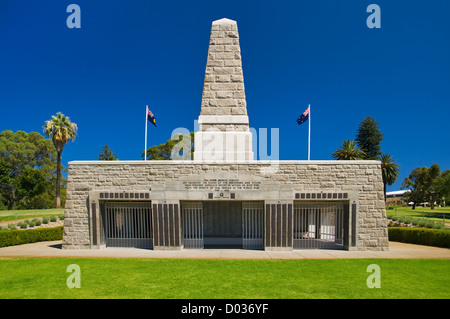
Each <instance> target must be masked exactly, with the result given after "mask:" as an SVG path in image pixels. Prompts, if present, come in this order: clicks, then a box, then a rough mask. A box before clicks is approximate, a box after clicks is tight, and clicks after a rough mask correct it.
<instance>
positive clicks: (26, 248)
mask: <svg viewBox="0 0 450 319" xmlns="http://www.w3.org/2000/svg"><path fill="white" fill-rule="evenodd" d="M389 244H390V249H389V251H344V250H319V249H315V250H293V251H263V250H243V249H189V250H177V251H161V250H159V251H155V250H149V249H139V248H105V249H96V250H62V249H61V241H51V242H40V243H34V244H25V245H19V246H10V247H3V248H0V257H113V258H212V259H335V258H443V259H450V249H447V248H437V247H430V246H421V245H412V244H404V243H398V242H390V243H389Z"/></svg>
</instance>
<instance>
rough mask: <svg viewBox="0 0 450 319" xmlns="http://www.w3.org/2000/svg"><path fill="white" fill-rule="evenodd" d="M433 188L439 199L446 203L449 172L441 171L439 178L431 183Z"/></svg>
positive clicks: (449, 191) (449, 189)
mask: <svg viewBox="0 0 450 319" xmlns="http://www.w3.org/2000/svg"><path fill="white" fill-rule="evenodd" d="M433 187H434V188H435V189H436V190H437V191H438V193H439V194H440V196H441V199H444V202H445V201H448V200H449V199H450V170H446V171H443V172H442V174H441V176H439V177H438V178H436V180H435V181H434V182H433Z"/></svg>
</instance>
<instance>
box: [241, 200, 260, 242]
mask: <svg viewBox="0 0 450 319" xmlns="http://www.w3.org/2000/svg"><path fill="white" fill-rule="evenodd" d="M263 207H264V206H263V203H259V202H244V203H242V240H243V241H242V244H243V248H244V249H263V248H264V213H263Z"/></svg>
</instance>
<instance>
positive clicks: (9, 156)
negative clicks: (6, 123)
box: [0, 130, 56, 209]
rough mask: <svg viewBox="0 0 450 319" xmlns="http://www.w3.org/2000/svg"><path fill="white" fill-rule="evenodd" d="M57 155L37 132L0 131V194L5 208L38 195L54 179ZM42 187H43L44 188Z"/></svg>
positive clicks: (49, 142) (29, 200)
mask: <svg viewBox="0 0 450 319" xmlns="http://www.w3.org/2000/svg"><path fill="white" fill-rule="evenodd" d="M55 169H56V152H55V149H54V148H53V146H52V142H51V141H49V140H47V139H45V137H44V136H42V135H41V134H39V133H37V132H31V133H26V132H23V131H17V132H12V131H10V130H5V131H3V132H0V194H1V195H2V196H1V198H2V201H3V202H4V203H5V204H6V205H7V207H8V209H13V206H14V205H16V204H17V203H18V204H20V203H21V201H22V200H23V201H24V202H25V205H24V206H25V207H26V206H30V205H31V201H32V198H36V197H39V196H41V195H42V194H43V193H44V191H45V190H46V188H47V186H48V179H49V178H52V176H54V171H55ZM44 185H45V187H43V186H44Z"/></svg>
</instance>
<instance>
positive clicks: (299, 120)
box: [297, 107, 309, 125]
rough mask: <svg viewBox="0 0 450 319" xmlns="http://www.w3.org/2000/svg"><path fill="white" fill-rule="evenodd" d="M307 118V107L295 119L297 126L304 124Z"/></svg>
mask: <svg viewBox="0 0 450 319" xmlns="http://www.w3.org/2000/svg"><path fill="white" fill-rule="evenodd" d="M308 118H309V107H308V108H307V109H306V111H305V112H303V114H302V115H300V116H299V117H298V119H297V123H298V125H300V124H303V123H305V122H306V121H307V120H308Z"/></svg>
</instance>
